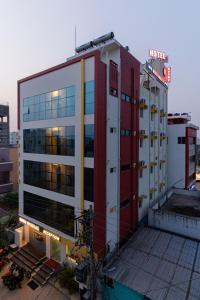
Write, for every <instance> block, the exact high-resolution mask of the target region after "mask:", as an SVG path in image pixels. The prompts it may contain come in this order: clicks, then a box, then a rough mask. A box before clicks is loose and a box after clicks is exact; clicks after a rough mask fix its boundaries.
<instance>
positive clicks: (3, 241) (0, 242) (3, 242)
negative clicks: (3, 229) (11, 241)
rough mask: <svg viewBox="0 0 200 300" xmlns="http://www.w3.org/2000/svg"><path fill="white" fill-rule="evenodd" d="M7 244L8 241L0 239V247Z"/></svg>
mask: <svg viewBox="0 0 200 300" xmlns="http://www.w3.org/2000/svg"><path fill="white" fill-rule="evenodd" d="M6 246H8V242H7V241H6V240H3V239H0V248H3V247H6Z"/></svg>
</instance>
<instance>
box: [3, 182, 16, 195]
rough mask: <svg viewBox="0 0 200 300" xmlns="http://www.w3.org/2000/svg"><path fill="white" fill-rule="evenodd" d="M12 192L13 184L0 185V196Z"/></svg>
mask: <svg viewBox="0 0 200 300" xmlns="http://www.w3.org/2000/svg"><path fill="white" fill-rule="evenodd" d="M12 190H13V183H11V182H8V183H4V184H0V194H4V193H9V192H12Z"/></svg>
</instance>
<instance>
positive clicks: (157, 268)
mask: <svg viewBox="0 0 200 300" xmlns="http://www.w3.org/2000/svg"><path fill="white" fill-rule="evenodd" d="M109 270H110V271H109ZM107 275H108V276H109V277H111V278H113V279H114V280H116V281H118V282H121V283H122V284H124V285H126V286H128V287H129V288H131V289H133V290H135V291H137V292H139V293H141V294H143V295H146V296H148V297H150V299H152V300H184V299H188V300H199V299H200V242H197V241H194V240H190V239H188V238H184V237H180V236H177V235H175V234H172V233H167V232H163V231H160V230H156V229H152V228H148V227H143V228H140V229H139V230H138V231H137V232H136V233H135V234H134V235H133V237H132V238H131V240H130V242H129V243H128V245H127V246H126V248H124V249H123V250H122V252H121V254H120V256H119V257H118V258H117V259H116V261H115V262H113V263H112V265H111V266H110V267H109V269H108V270H107Z"/></svg>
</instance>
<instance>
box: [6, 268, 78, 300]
mask: <svg viewBox="0 0 200 300" xmlns="http://www.w3.org/2000/svg"><path fill="white" fill-rule="evenodd" d="M7 270H8V267H5V268H3V270H2V271H1V272H0V299H3V300H36V299H38V300H44V299H48V300H51V299H52V300H77V299H78V297H77V295H72V296H71V295H70V296H69V294H68V292H67V290H66V289H61V288H60V287H59V289H58V288H57V287H56V286H58V283H56V284H55V283H53V282H52V284H51V283H48V284H46V285H45V286H44V287H40V286H39V287H38V288H37V289H35V290H32V289H31V288H30V287H29V286H28V285H27V283H28V282H29V280H30V279H29V280H27V279H24V280H23V283H22V288H20V289H16V290H14V291H10V290H9V289H8V288H7V287H6V286H4V284H3V281H2V279H1V276H2V275H3V274H5V273H6V272H7ZM54 284H55V286H54Z"/></svg>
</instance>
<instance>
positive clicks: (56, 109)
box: [23, 86, 75, 122]
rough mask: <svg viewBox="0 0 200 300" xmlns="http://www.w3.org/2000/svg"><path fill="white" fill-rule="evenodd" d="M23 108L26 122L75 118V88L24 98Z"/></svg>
mask: <svg viewBox="0 0 200 300" xmlns="http://www.w3.org/2000/svg"><path fill="white" fill-rule="evenodd" d="M23 107H24V109H23V120H24V122H27V121H35V120H44V119H45V118H46V119H53V118H59V117H67V116H74V114H75V87H74V86H70V87H67V88H64V89H61V90H56V91H52V92H49V93H46V94H41V95H36V96H33V97H29V98H24V100H23ZM40 112H43V113H41V114H40Z"/></svg>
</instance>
